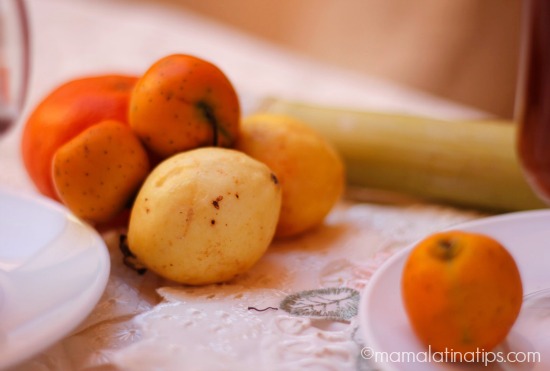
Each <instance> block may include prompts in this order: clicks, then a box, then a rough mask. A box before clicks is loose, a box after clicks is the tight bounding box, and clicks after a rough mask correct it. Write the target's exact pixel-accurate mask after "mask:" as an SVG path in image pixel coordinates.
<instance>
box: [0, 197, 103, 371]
mask: <svg viewBox="0 0 550 371" xmlns="http://www.w3.org/2000/svg"><path fill="white" fill-rule="evenodd" d="M109 269H110V260H109V253H108V250H107V248H106V246H105V244H104V242H103V240H102V239H101V237H100V236H99V235H98V234H97V232H96V231H95V230H94V229H93V228H91V227H89V226H87V225H85V224H83V223H81V222H80V221H78V220H77V219H76V218H74V217H73V216H72V215H71V214H70V213H69V212H68V211H67V210H66V209H65V208H64V207H62V206H61V205H59V204H57V203H55V202H53V201H50V200H47V199H44V198H42V197H40V198H37V197H32V198H31V197H27V196H22V195H16V194H14V193H8V192H6V191H2V190H0V369H4V368H6V367H10V366H13V365H15V364H17V363H19V362H21V361H23V360H25V359H27V358H30V357H32V356H33V355H36V354H37V353H40V352H41V351H43V350H45V349H46V348H47V347H49V346H51V345H53V344H54V343H55V342H57V341H59V340H60V339H62V338H63V337H64V336H66V335H68V334H69V333H70V332H71V331H72V330H73V329H74V328H75V327H76V326H78V324H79V323H80V322H81V321H82V320H83V319H84V318H86V316H87V315H88V314H89V313H90V312H91V310H92V309H93V308H94V306H95V305H96V303H97V302H98V300H99V298H100V297H101V294H102V293H103V290H104V289H105V285H106V284H107V279H108V277H109Z"/></svg>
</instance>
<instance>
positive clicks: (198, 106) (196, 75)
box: [129, 54, 240, 158]
mask: <svg viewBox="0 0 550 371" xmlns="http://www.w3.org/2000/svg"><path fill="white" fill-rule="evenodd" d="M129 120H130V126H131V127H132V129H133V130H134V132H135V133H136V134H137V135H138V136H139V137H140V138H141V140H142V142H143V143H144V144H145V146H146V147H148V148H149V149H150V150H151V151H152V152H153V153H154V154H156V155H157V156H159V157H160V158H166V157H169V156H171V155H173V154H176V153H178V152H182V151H185V150H189V149H193V148H197V147H202V146H220V147H231V146H232V145H233V143H234V141H235V139H236V136H237V133H238V128H239V120H240V107H239V100H238V97H237V93H236V92H235V89H234V88H233V85H232V84H231V82H230V81H229V80H228V78H227V77H226V76H225V75H224V73H223V72H222V71H221V70H220V69H219V68H218V67H216V66H215V65H213V64H212V63H210V62H207V61H205V60H202V59H199V58H197V57H193V56H190V55H181V54H174V55H169V56H167V57H164V58H162V59H160V60H159V61H157V62H156V63H154V64H153V65H152V66H151V67H150V68H149V69H148V70H147V71H146V72H145V74H144V75H143V76H142V77H141V78H140V79H139V81H138V83H137V84H136V87H135V89H134V91H133V93H132V97H131V102H130V112H129Z"/></svg>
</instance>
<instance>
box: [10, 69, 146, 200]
mask: <svg viewBox="0 0 550 371" xmlns="http://www.w3.org/2000/svg"><path fill="white" fill-rule="evenodd" d="M136 81H137V77H134V76H122V75H101V76H93V77H84V78H79V79H74V80H71V81H69V82H67V83H65V84H63V85H61V86H59V87H57V88H55V89H54V90H53V91H52V92H50V93H49V94H48V95H47V96H46V97H45V98H44V99H43V100H42V101H41V102H40V103H39V104H38V105H37V106H36V108H35V109H34V111H33V112H32V113H31V114H30V116H29V118H28V120H27V122H26V124H25V127H24V129H23V137H22V143H21V150H22V155H23V162H24V165H25V168H26V169H27V172H28V174H29V176H30V178H31V179H32V181H33V182H34V184H35V185H36V187H37V188H38V190H39V191H40V192H41V193H43V194H44V195H46V196H48V197H51V198H53V199H57V200H59V197H58V196H57V193H56V191H55V187H54V185H53V181H52V159H53V156H54V154H55V152H56V151H57V149H58V148H59V147H60V146H62V145H63V144H64V143H66V142H68V141H69V140H70V139H72V138H74V137H75V136H76V135H78V134H79V133H81V132H82V131H83V130H84V129H86V128H88V127H90V126H92V125H95V124H96V123H98V122H100V121H103V120H106V119H112V120H117V121H121V122H124V123H127V122H128V102H129V98H130V92H131V90H132V89H133V87H134V84H135V82H136Z"/></svg>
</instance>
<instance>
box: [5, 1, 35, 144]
mask: <svg viewBox="0 0 550 371" xmlns="http://www.w3.org/2000/svg"><path fill="white" fill-rule="evenodd" d="M29 49H30V47H29V22H28V17H27V10H26V7H25V3H24V0H1V1H0V136H2V135H3V134H5V133H6V132H7V131H8V129H9V128H10V127H11V126H12V124H13V123H14V122H15V120H16V119H17V118H18V116H19V115H20V113H21V110H22V108H23V104H24V102H25V98H26V93H27V85H28V79H29V68H30V56H29Z"/></svg>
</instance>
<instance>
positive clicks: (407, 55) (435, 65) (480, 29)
mask: <svg viewBox="0 0 550 371" xmlns="http://www.w3.org/2000/svg"><path fill="white" fill-rule="evenodd" d="M140 1H147V0H140ZM159 2H160V3H164V4H165V5H168V6H175V7H184V8H186V10H191V11H193V12H196V13H199V14H200V15H203V16H207V17H212V18H213V19H215V20H218V21H221V22H224V23H225V24H227V25H230V26H232V27H236V28H238V29H240V30H242V31H245V32H249V33H251V34H253V35H255V36H258V37H260V38H262V39H265V40H267V41H269V42H273V43H276V44H278V45H280V46H283V47H285V48H289V49H291V50H292V51H294V52H297V53H302V54H304V55H306V56H309V57H313V58H317V59H320V60H322V61H324V62H327V63H330V64H334V65H336V66H339V67H344V68H348V69H351V70H353V71H357V72H359V73H365V74H368V75H373V76H378V77H382V78H384V79H389V80H391V81H395V82H397V83H401V84H405V85H407V86H410V87H413V88H417V89H420V90H423V91H426V92H428V93H430V94H433V95H435V96H438V97H442V98H446V99H449V100H452V101H456V102H459V103H462V104H465V105H469V106H472V107H475V108H478V109H480V110H483V111H486V112H489V113H492V114H495V115H497V116H501V117H504V118H510V117H512V114H513V106H514V95H515V85H516V74H517V68H518V50H519V33H520V18H521V6H522V5H521V3H522V1H521V0H482V1H480V0H414V1H410V0H346V1H334V0H299V1H294V0H262V1H256V0H231V1H219V0H160V1H159Z"/></svg>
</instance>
